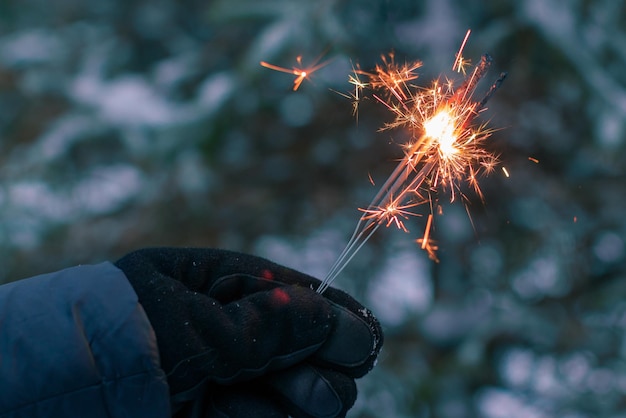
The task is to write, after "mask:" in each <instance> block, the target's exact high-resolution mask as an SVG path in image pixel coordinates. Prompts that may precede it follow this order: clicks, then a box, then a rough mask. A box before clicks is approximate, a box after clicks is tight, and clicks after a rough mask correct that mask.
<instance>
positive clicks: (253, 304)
mask: <svg viewBox="0 0 626 418" xmlns="http://www.w3.org/2000/svg"><path fill="white" fill-rule="evenodd" d="M116 265H117V266H118V267H119V268H120V269H121V270H122V271H123V272H124V273H125V275H126V276H127V277H128V279H129V281H130V283H131V285H132V286H133V288H134V289H135V291H136V293H137V295H138V297H139V302H140V303H141V305H142V306H143V308H144V310H145V311H146V314H147V316H148V319H149V320H150V323H151V324H152V327H153V328H154V331H155V334H156V338H157V344H158V346H159V352H160V356H161V365H162V367H163V369H164V371H165V372H166V373H167V376H168V383H169V385H170V392H171V395H172V400H173V403H174V404H175V407H176V408H177V409H180V408H182V411H181V413H184V414H185V416H222V417H244V416H254V417H285V416H286V414H287V413H288V414H290V415H292V416H293V417H298V418H299V417H335V416H344V415H345V413H346V411H347V410H348V409H349V408H350V407H351V406H352V404H353V403H354V400H355V399H356V387H355V384H354V380H353V379H354V378H357V377H361V376H363V375H364V374H365V373H367V372H368V371H369V370H370V369H371V368H372V367H373V365H374V362H375V359H376V356H377V355H378V352H379V351H380V348H381V346H382V341H383V336H382V330H381V328H380V325H379V323H378V321H377V320H376V318H375V317H374V316H373V315H372V314H371V312H369V311H368V310H367V309H365V308H364V307H363V306H361V305H360V304H359V303H358V302H356V301H355V300H354V299H352V298H351V297H350V296H349V295H347V294H346V293H344V292H341V291H339V290H336V289H332V288H329V289H328V290H326V291H325V292H324V295H323V296H322V295H319V294H317V293H316V292H315V289H317V287H318V286H319V284H320V282H319V281H318V280H316V279H314V278H312V277H309V276H306V275H304V274H302V273H299V272H296V271H294V270H291V269H288V268H285V267H282V266H280V265H277V264H275V263H272V262H269V261H267V260H265V259H262V258H258V257H254V256H250V255H246V254H239V253H234V252H229V251H223V250H212V249H176V248H155V249H145V250H139V251H136V252H134V253H131V254H129V255H127V256H125V257H123V258H122V259H120V260H119V261H118V262H117V263H116ZM225 385H227V386H225ZM207 395H208V396H207ZM220 414H221V415H220Z"/></svg>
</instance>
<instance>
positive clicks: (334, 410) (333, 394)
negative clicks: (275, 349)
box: [264, 363, 357, 418]
mask: <svg viewBox="0 0 626 418" xmlns="http://www.w3.org/2000/svg"><path fill="white" fill-rule="evenodd" d="M264 380H266V381H267V384H268V387H270V388H271V390H272V391H273V392H274V393H275V395H276V397H277V398H278V399H279V400H280V402H281V404H282V405H283V407H284V408H285V410H286V411H287V412H288V413H289V415H290V416H291V417H293V418H334V417H344V416H345V415H346V413H347V412H348V410H349V409H350V408H351V407H352V405H354V401H355V400H356V395H357V390H356V384H355V383H354V380H353V379H351V378H350V377H348V376H346V375H344V374H342V373H339V372H337V371H334V370H326V369H321V368H317V367H314V366H312V365H310V364H306V363H303V364H299V365H297V366H295V367H292V368H290V369H287V370H282V371H280V372H277V373H273V374H271V375H269V376H267V378H265V379H264Z"/></svg>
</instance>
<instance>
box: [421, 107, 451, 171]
mask: <svg viewBox="0 0 626 418" xmlns="http://www.w3.org/2000/svg"><path fill="white" fill-rule="evenodd" d="M454 119H455V118H454V117H453V116H452V115H451V114H450V111H449V110H448V109H442V110H440V111H439V112H437V113H436V114H435V115H434V116H433V117H432V118H430V119H428V120H427V121H426V122H424V134H425V135H426V136H427V137H428V138H431V139H433V140H434V141H436V145H437V147H438V149H439V154H440V156H441V157H442V158H444V159H445V158H450V157H451V156H453V155H454V154H456V153H457V152H458V151H459V150H458V148H457V147H456V141H457V135H456V123H455V120H454Z"/></svg>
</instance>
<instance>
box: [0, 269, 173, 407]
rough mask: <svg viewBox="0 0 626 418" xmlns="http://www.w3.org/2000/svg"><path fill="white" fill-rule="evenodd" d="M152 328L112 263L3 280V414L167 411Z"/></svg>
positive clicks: (0, 317)
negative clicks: (5, 282)
mask: <svg viewBox="0 0 626 418" xmlns="http://www.w3.org/2000/svg"><path fill="white" fill-rule="evenodd" d="M170 416H171V411H170V399H169V389H168V385H167V380H166V376H165V373H164V372H163V370H162V369H161V367H160V364H159V352H158V348H157V343H156V338H155V336H154V331H153V329H152V327H151V325H150V322H149V321H148V318H147V316H146V314H145V312H144V310H143V308H142V307H141V305H140V304H139V303H138V301H137V295H136V294H135V292H134V290H133V288H132V287H131V285H130V283H129V282H128V280H127V279H126V276H125V275H124V273H122V271H121V270H119V269H118V268H117V267H115V266H114V265H113V264H111V263H108V262H107V263H102V264H97V265H88V266H87V265H86V266H78V267H73V268H69V269H66V270H62V271H59V272H56V273H51V274H45V275H41V276H36V277H32V278H29V279H25V280H21V281H17V282H13V283H9V284H5V285H2V286H0V418H38V417H46V418H55V417H64V418H73V417H81V418H82V417H91V418H118V417H119V418H122V417H132V418H143V417H150V418H161V417H163V418H165V417H170Z"/></svg>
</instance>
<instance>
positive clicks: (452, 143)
mask: <svg viewBox="0 0 626 418" xmlns="http://www.w3.org/2000/svg"><path fill="white" fill-rule="evenodd" d="M469 35H470V31H469V30H468V31H467V33H466V34H465V38H464V39H463V42H462V43H461V47H460V49H459V51H458V53H457V54H456V56H455V61H454V64H453V66H452V69H453V71H456V72H458V73H461V74H463V75H464V76H465V77H464V79H463V81H462V82H461V84H460V86H458V87H456V83H455V82H454V81H452V80H449V79H446V80H444V81H443V82H442V81H440V80H435V82H433V84H432V86H431V87H430V88H424V87H419V86H415V85H414V84H413V82H414V81H415V80H416V79H417V78H418V74H417V73H416V70H417V69H418V68H420V67H421V66H422V63H421V62H419V61H416V62H414V63H405V64H398V63H397V62H396V61H395V57H394V55H393V54H389V55H388V56H383V63H382V64H379V65H377V66H376V67H375V68H374V71H372V72H365V71H362V70H360V69H358V68H357V69H355V70H354V75H352V76H350V79H349V82H350V83H351V84H352V85H354V86H355V92H354V94H351V95H350V97H351V98H352V99H353V106H354V112H355V113H356V112H357V107H358V104H359V102H360V99H361V97H362V95H363V91H364V90H365V89H368V90H372V92H373V93H372V97H373V98H374V99H375V100H376V101H378V102H380V103H382V104H383V105H384V106H385V107H386V108H387V109H389V110H390V112H391V113H392V115H393V116H394V119H393V120H392V121H391V122H388V123H387V124H386V125H385V126H384V127H383V129H398V128H399V129H403V130H405V132H407V133H408V134H409V137H410V140H409V141H408V142H407V143H406V144H404V145H403V150H404V157H403V158H402V160H401V161H400V162H399V163H398V165H397V166H396V168H395V170H394V171H393V173H392V174H391V175H390V176H389V178H388V179H387V181H386V182H385V183H384V184H383V186H382V187H381V189H380V190H379V191H378V193H377V194H376V196H375V197H374V199H373V200H372V202H371V203H370V204H369V205H368V207H367V208H365V209H359V210H360V211H361V212H363V215H362V216H361V218H360V219H359V221H358V223H357V226H356V228H355V230H354V233H353V234H352V237H351V238H350V240H349V241H348V244H347V246H346V248H345V249H344V251H343V252H342V253H341V255H340V256H339V258H338V259H337V261H336V262H335V264H334V265H333V267H332V268H331V270H330V272H329V273H328V275H327V276H326V278H325V279H324V281H323V282H322V284H321V285H320V287H319V288H318V289H317V291H318V292H319V293H322V292H324V290H325V289H326V288H327V287H328V286H329V285H330V284H331V283H332V281H333V280H334V279H335V278H336V277H337V276H338V275H339V274H340V273H341V271H342V270H343V269H344V268H345V266H346V265H347V264H348V263H349V262H350V260H351V259H352V258H353V257H354V256H355V255H356V253H357V252H358V251H359V249H360V248H361V247H362V246H363V245H364V244H365V242H367V240H368V239H369V238H370V237H371V236H372V235H373V234H374V232H375V231H376V230H377V229H378V228H379V227H380V225H382V224H385V225H386V226H387V227H389V226H391V225H395V226H396V227H397V228H399V229H401V230H403V231H404V232H408V229H407V228H406V226H405V224H404V221H406V220H408V218H409V217H410V216H423V215H424V214H423V213H419V212H417V210H418V209H419V207H421V206H424V207H426V208H427V209H426V212H428V218H427V222H426V226H425V230H424V233H423V235H422V237H421V238H420V239H418V240H417V243H418V244H419V245H420V247H421V249H423V250H425V251H426V252H427V253H428V255H429V257H430V258H431V259H433V260H437V257H436V251H437V249H438V248H437V246H436V245H435V243H434V241H433V240H432V239H431V231H432V230H433V224H434V221H433V218H434V217H433V207H436V206H437V199H438V197H437V196H438V194H439V192H446V191H447V192H449V194H450V201H454V200H455V199H456V198H457V196H460V197H462V198H465V195H464V194H463V191H462V186H463V184H467V185H468V186H469V187H470V188H472V189H473V190H474V191H475V192H476V193H477V194H478V196H479V197H480V198H481V199H482V193H481V191H480V188H479V185H478V177H479V176H480V174H482V173H489V172H492V171H493V170H494V167H495V166H496V164H497V161H498V158H497V156H496V155H494V154H492V153H490V152H489V151H487V150H486V149H485V147H484V144H485V141H486V139H487V138H488V137H489V136H490V135H491V133H492V132H493V131H492V130H491V129H488V128H487V126H486V124H480V125H475V124H474V123H473V122H474V120H475V118H476V117H477V116H478V115H479V114H480V113H481V112H482V111H483V110H485V105H486V103H487V101H488V100H489V99H490V98H491V96H492V95H493V94H494V93H495V91H496V90H497V89H498V88H499V87H500V85H501V84H502V82H503V81H504V79H505V77H506V73H501V74H500V76H499V77H498V79H497V80H496V81H495V83H493V84H492V86H491V87H490V88H489V90H488V91H487V93H486V94H485V95H484V96H483V97H482V98H481V99H480V100H474V99H473V96H474V93H475V91H476V87H477V85H478V83H479V81H480V80H481V79H482V78H483V77H484V76H485V74H486V73H487V70H488V69H489V67H490V65H491V62H492V60H491V57H489V56H488V55H483V56H482V57H481V60H480V62H479V63H478V64H476V65H475V66H474V67H473V70H472V71H471V72H470V73H469V74H467V70H468V68H467V67H468V65H469V61H468V60H466V59H465V58H463V49H464V47H465V44H466V43H467V40H468V38H469ZM270 68H271V67H270ZM294 74H295V73H294ZM360 76H363V77H364V78H366V79H367V81H366V82H365V81H362V80H361V78H360ZM300 82H301V81H300ZM298 86H299V84H298ZM294 89H295V88H294ZM424 196H427V198H425V197H424Z"/></svg>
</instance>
